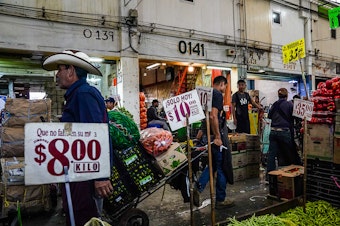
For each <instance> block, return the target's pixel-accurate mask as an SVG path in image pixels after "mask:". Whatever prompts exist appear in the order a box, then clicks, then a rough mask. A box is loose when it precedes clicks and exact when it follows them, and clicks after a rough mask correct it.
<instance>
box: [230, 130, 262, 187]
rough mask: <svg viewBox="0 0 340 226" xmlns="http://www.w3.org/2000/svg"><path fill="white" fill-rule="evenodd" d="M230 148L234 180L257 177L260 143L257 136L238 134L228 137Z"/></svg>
mask: <svg viewBox="0 0 340 226" xmlns="http://www.w3.org/2000/svg"><path fill="white" fill-rule="evenodd" d="M229 140H230V143H231V147H232V152H231V153H232V163H233V169H234V180H235V181H240V180H244V179H248V178H256V177H259V172H260V158H261V143H260V137H259V136H258V135H252V134H238V135H232V136H229Z"/></svg>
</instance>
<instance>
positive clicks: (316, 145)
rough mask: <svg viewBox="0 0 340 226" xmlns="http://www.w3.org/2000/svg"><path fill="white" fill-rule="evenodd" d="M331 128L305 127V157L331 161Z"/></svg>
mask: <svg viewBox="0 0 340 226" xmlns="http://www.w3.org/2000/svg"><path fill="white" fill-rule="evenodd" d="M333 145H334V143H333V126H332V125H328V124H308V125H307V146H306V151H307V157H308V158H319V159H320V160H324V161H333Z"/></svg>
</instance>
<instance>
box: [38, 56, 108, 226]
mask: <svg viewBox="0 0 340 226" xmlns="http://www.w3.org/2000/svg"><path fill="white" fill-rule="evenodd" d="M89 59H90V58H89V56H88V55H86V54H85V53H83V52H79V51H75V50H66V51H63V52H62V53H57V54H54V55H51V56H49V57H48V58H46V59H45V60H44V62H43V68H44V69H45V70H49V71H52V70H57V71H58V72H57V74H56V78H57V83H58V86H59V87H60V88H62V89H66V90H67V91H66V93H65V95H64V97H65V100H66V104H65V106H64V111H63V113H62V117H61V120H60V121H61V122H82V123H107V122H108V117H107V111H106V107H105V103H104V98H103V97H102V95H101V93H100V92H99V91H98V90H97V89H96V88H95V87H93V86H90V85H89V84H88V83H87V82H86V77H87V73H91V74H95V75H99V76H102V74H101V72H100V71H99V70H98V69H97V68H96V67H95V66H93V65H92V64H91V63H90V60H89ZM62 190H63V191H62V196H63V208H64V211H65V213H66V214H67V218H66V223H67V225H71V222H70V221H71V219H70V215H69V210H68V204H67V197H66V191H65V187H63V189H62ZM70 190H71V198H72V203H73V210H74V220H75V225H77V226H80V225H84V224H85V223H86V222H87V221H89V220H90V219H91V218H92V217H99V212H100V209H99V208H97V205H96V202H95V199H94V197H95V196H96V197H106V196H108V195H109V194H111V192H112V190H113V187H112V185H111V182H110V181H109V180H108V178H105V179H99V180H89V181H82V182H72V183H70Z"/></svg>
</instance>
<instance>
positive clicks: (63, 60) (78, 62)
mask: <svg viewBox="0 0 340 226" xmlns="http://www.w3.org/2000/svg"><path fill="white" fill-rule="evenodd" d="M61 64H65V65H74V66H77V67H80V68H82V69H84V70H86V71H87V72H88V73H90V74H94V75H99V76H102V73H101V72H100V71H99V70H98V69H97V68H96V67H95V66H94V65H93V64H91V62H90V57H89V56H88V55H86V54H85V53H83V52H80V51H76V50H65V51H63V52H62V53H56V54H53V55H51V56H49V57H47V58H46V59H45V60H44V62H43V65H42V67H43V68H44V69H45V70H47V71H54V70H58V65H61Z"/></svg>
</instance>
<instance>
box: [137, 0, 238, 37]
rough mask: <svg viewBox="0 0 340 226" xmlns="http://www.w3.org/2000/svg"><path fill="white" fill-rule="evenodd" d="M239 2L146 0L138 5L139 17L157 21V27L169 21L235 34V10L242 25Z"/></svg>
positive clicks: (146, 20)
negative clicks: (239, 15)
mask: <svg viewBox="0 0 340 226" xmlns="http://www.w3.org/2000/svg"><path fill="white" fill-rule="evenodd" d="M236 2H238V1H234V0H233V1H231V0H229V1H226V0H195V1H194V3H190V2H186V1H182V0H168V1H165V0H147V1H145V0H144V1H141V3H140V4H139V5H138V7H137V10H138V16H139V17H138V21H139V23H140V24H151V23H155V24H156V27H157V26H158V25H167V26H172V27H174V28H186V29H193V30H196V31H204V32H208V33H213V34H222V35H226V36H227V35H229V36H233V35H234V29H233V13H234V15H235V18H236V21H235V23H236V26H235V27H237V28H239V25H238V19H237V18H239V17H238V6H236ZM233 3H235V6H234V7H233ZM233 11H234V12H233ZM237 28H236V29H237Z"/></svg>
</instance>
